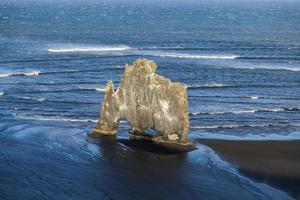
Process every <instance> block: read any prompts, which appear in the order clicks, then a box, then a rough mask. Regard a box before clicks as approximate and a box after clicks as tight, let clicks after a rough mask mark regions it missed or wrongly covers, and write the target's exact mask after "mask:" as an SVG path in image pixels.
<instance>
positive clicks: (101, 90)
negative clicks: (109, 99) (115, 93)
mask: <svg viewBox="0 0 300 200" xmlns="http://www.w3.org/2000/svg"><path fill="white" fill-rule="evenodd" d="M77 88H78V89H79V90H86V91H97V92H105V88H101V87H96V86H81V85H78V86H77Z"/></svg>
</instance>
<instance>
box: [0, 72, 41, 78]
mask: <svg viewBox="0 0 300 200" xmlns="http://www.w3.org/2000/svg"><path fill="white" fill-rule="evenodd" d="M40 73H41V72H40V71H39V70H33V71H28V72H27V71H26V72H5V73H0V78H3V77H9V76H37V75H39V74H40Z"/></svg>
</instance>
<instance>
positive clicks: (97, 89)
mask: <svg viewBox="0 0 300 200" xmlns="http://www.w3.org/2000/svg"><path fill="white" fill-rule="evenodd" d="M95 90H96V91H97V92H105V88H95Z"/></svg>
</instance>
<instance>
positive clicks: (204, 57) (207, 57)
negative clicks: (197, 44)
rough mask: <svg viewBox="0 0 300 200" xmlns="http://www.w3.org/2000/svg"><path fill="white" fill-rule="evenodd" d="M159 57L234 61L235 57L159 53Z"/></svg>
mask: <svg viewBox="0 0 300 200" xmlns="http://www.w3.org/2000/svg"><path fill="white" fill-rule="evenodd" d="M159 56H160V57H169V58H191V59H229V60H233V59H236V58H237V57H238V56H236V55H218V54H184V53H161V54H159Z"/></svg>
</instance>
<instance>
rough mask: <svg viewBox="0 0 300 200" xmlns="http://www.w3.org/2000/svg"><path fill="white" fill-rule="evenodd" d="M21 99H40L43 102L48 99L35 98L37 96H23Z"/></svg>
mask: <svg viewBox="0 0 300 200" xmlns="http://www.w3.org/2000/svg"><path fill="white" fill-rule="evenodd" d="M21 99H25V100H33V101H38V102H43V101H45V100H46V99H45V98H35V97H27V96H25V97H21Z"/></svg>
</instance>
